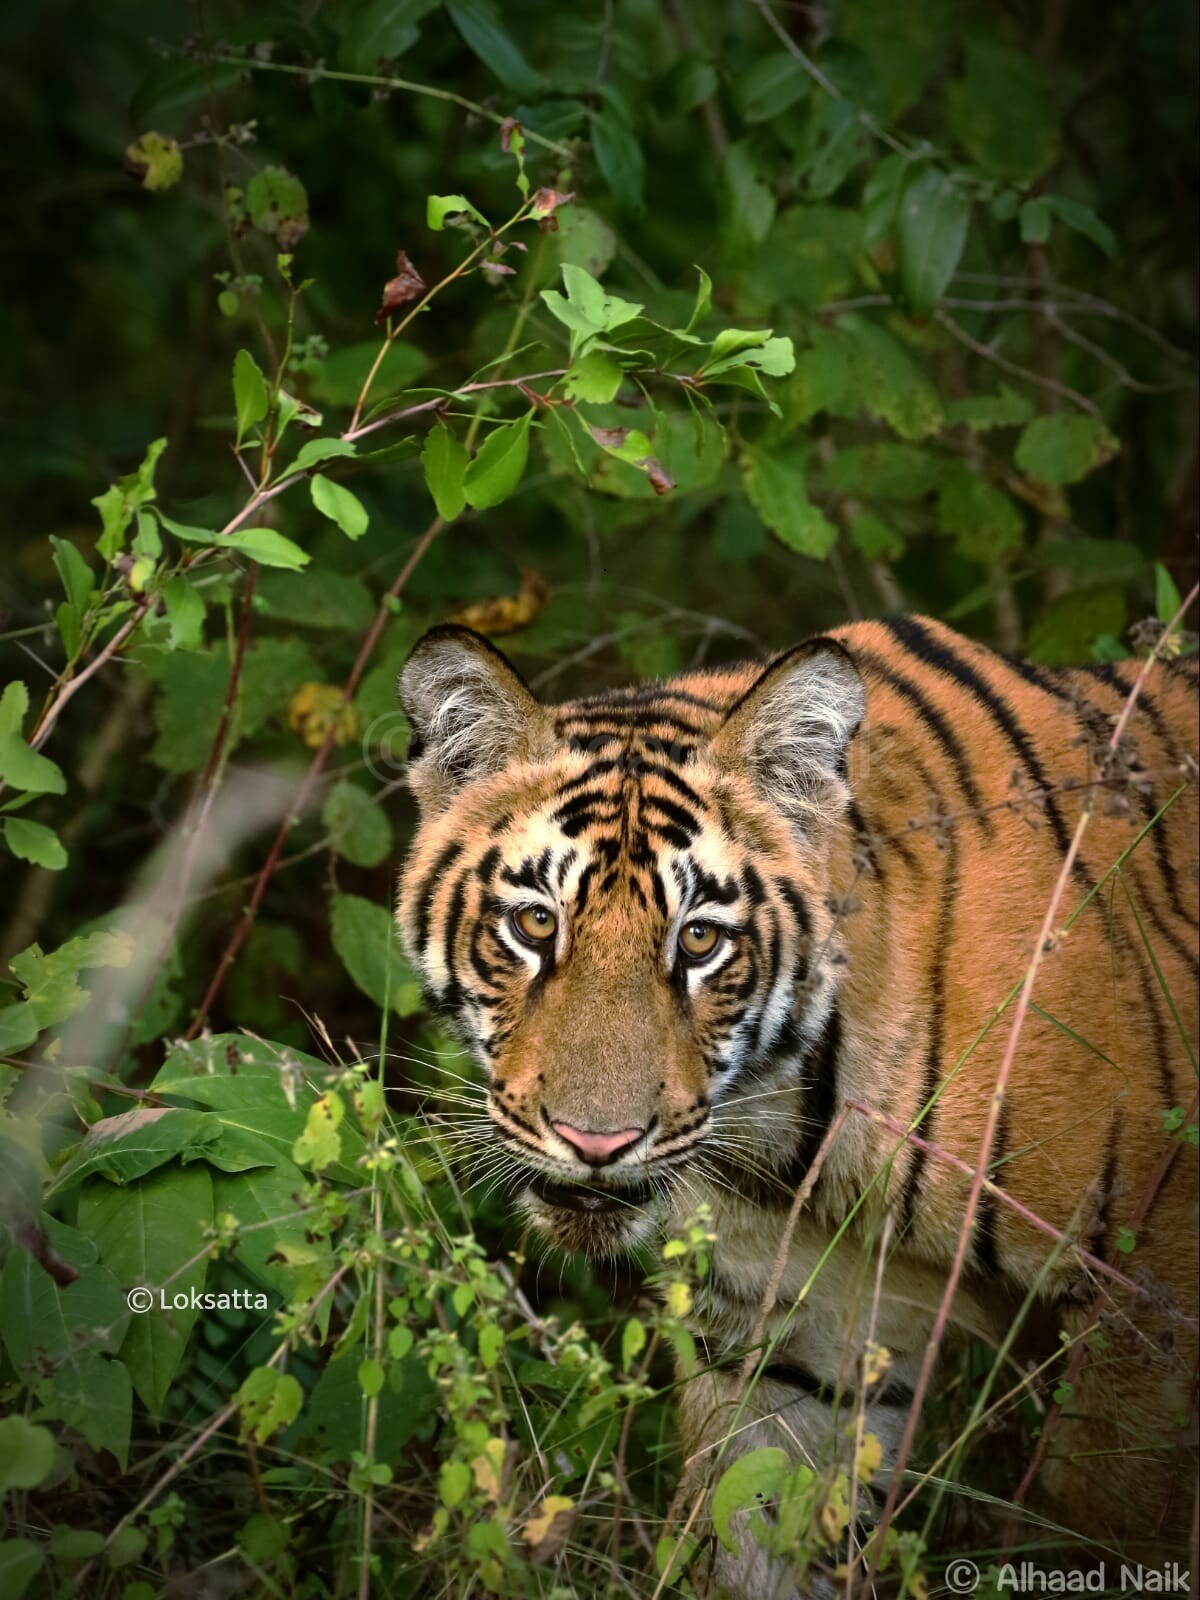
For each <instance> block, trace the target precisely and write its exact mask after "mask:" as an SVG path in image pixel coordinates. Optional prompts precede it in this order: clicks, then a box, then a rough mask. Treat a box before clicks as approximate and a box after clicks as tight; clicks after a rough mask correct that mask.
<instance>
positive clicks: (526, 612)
mask: <svg viewBox="0 0 1200 1600" xmlns="http://www.w3.org/2000/svg"><path fill="white" fill-rule="evenodd" d="M549 598H550V589H549V587H548V585H547V583H546V580H545V578H543V577H542V575H541V573H540V572H535V571H533V570H532V569H530V570H529V571H526V572H523V573H522V574H521V586H520V588H519V589H518V590H517V592H516V594H515V595H510V594H502V595H497V596H496V597H495V598H494V599H491V600H477V601H476V602H475V604H474V605H470V606H464V607H463V609H462V610H461V611H456V612H455V613H454V616H453V618H452V621H454V622H459V623H461V624H462V626H463V627H464V628H474V630H475V632H476V633H514V632H515V631H516V630H517V629H518V628H527V627H528V626H529V624H530V623H531V622H532V621H533V619H534V618H535V617H536V616H537V614H538V612H539V611H540V610H541V609H542V607H543V606H544V605H545V604H546V601H547V600H549Z"/></svg>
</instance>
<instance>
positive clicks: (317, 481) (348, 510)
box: [312, 472, 370, 539]
mask: <svg viewBox="0 0 1200 1600" xmlns="http://www.w3.org/2000/svg"><path fill="white" fill-rule="evenodd" d="M312 503H313V505H314V506H316V508H317V510H318V511H319V512H321V513H322V515H323V516H326V517H328V518H329V520H330V522H336V523H337V525H338V527H339V528H340V529H341V530H342V532H343V533H344V534H345V535H346V537H347V538H348V539H359V538H361V537H362V535H363V534H364V533H366V531H367V525H368V522H369V520H370V519H369V518H368V516H367V508H366V507H365V506H364V505H363V503H362V501H361V500H360V499H359V498H358V496H357V495H355V494H351V492H350V490H349V489H344V488H343V487H342V485H341V484H340V483H334V481H333V479H332V478H326V477H324V476H323V475H322V474H321V473H319V472H318V473H317V474H316V476H315V477H314V478H313V479H312Z"/></svg>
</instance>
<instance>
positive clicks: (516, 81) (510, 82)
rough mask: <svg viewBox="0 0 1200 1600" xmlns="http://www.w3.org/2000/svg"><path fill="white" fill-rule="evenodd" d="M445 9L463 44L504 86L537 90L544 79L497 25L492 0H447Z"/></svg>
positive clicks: (497, 11) (526, 92)
mask: <svg viewBox="0 0 1200 1600" xmlns="http://www.w3.org/2000/svg"><path fill="white" fill-rule="evenodd" d="M446 10H447V12H448V13H449V16H450V20H451V22H453V24H454V26H455V27H456V28H457V29H458V31H459V33H460V34H462V36H463V39H464V40H465V41H466V43H467V45H468V46H469V47H470V48H471V49H472V50H473V51H474V52H475V54H476V55H477V56H478V57H479V59H480V61H482V62H483V64H484V66H485V67H487V68H488V69H489V71H491V72H494V73H495V75H496V77H497V78H499V80H500V82H501V83H502V84H504V86H505V88H508V89H512V90H514V91H515V92H516V93H517V94H523V95H537V94H539V93H540V92H541V90H542V88H543V86H544V83H545V80H544V79H543V77H542V75H541V73H540V72H536V71H535V70H534V69H533V68H532V67H531V66H530V65H529V63H528V61H526V59H525V57H524V56H523V55H522V54H521V51H520V49H519V48H518V46H517V45H516V44H515V43H514V42H513V40H512V39H511V38H510V37H509V35H508V34H507V33H506V32H505V31H504V29H503V28H502V27H501V26H500V8H499V7H498V6H497V5H496V4H495V3H494V0H450V3H449V4H448V5H447V6H446Z"/></svg>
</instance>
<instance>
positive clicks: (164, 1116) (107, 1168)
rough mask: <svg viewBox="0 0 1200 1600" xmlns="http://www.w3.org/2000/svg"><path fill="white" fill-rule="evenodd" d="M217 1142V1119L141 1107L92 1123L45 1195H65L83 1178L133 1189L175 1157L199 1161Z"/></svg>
mask: <svg viewBox="0 0 1200 1600" xmlns="http://www.w3.org/2000/svg"><path fill="white" fill-rule="evenodd" d="M220 1136H221V1123H220V1119H219V1118H217V1117H214V1116H210V1115H208V1113H206V1112H203V1111H184V1110H181V1109H180V1108H179V1107H177V1106H142V1107H139V1109H138V1110H136V1111H124V1112H122V1113H121V1115H120V1116H116V1117H105V1118H104V1119H103V1120H102V1121H100V1122H94V1123H93V1124H92V1126H91V1127H90V1128H89V1129H88V1131H87V1133H86V1134H85V1135H84V1137H83V1138H82V1139H81V1140H80V1142H79V1144H78V1145H77V1146H76V1148H75V1153H74V1154H73V1155H72V1156H71V1158H70V1160H69V1161H67V1163H66V1164H65V1165H64V1166H63V1167H61V1168H60V1169H59V1172H58V1174H57V1176H56V1177H55V1179H54V1183H53V1184H52V1186H51V1189H50V1193H51V1194H53V1195H60V1194H65V1193H66V1191H67V1190H68V1189H73V1188H74V1187H75V1185H76V1184H77V1183H81V1182H82V1181H83V1179H84V1178H91V1177H96V1178H104V1179H107V1181H108V1182H109V1183H112V1184H126V1183H133V1182H135V1181H136V1180H137V1179H138V1178H143V1177H145V1176H146V1174H147V1173H150V1172H153V1171H154V1170H155V1169H156V1168H157V1167H161V1166H165V1165H166V1163H167V1162H168V1161H173V1160H175V1159H176V1157H179V1158H180V1159H182V1160H183V1161H197V1160H203V1159H205V1157H206V1156H207V1154H208V1152H209V1149H210V1147H211V1146H212V1145H213V1144H214V1143H215V1142H216V1141H217V1140H218V1139H219V1138H220Z"/></svg>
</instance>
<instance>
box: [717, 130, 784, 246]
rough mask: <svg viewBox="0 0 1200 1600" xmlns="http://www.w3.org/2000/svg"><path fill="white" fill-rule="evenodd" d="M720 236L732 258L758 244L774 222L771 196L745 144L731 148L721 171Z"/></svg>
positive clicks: (737, 144)
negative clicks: (721, 209) (723, 222)
mask: <svg viewBox="0 0 1200 1600" xmlns="http://www.w3.org/2000/svg"><path fill="white" fill-rule="evenodd" d="M721 185H722V198H723V210H724V214H725V224H724V227H723V228H722V236H723V238H724V241H725V242H726V244H727V245H728V248H729V249H730V251H731V252H732V254H733V255H734V256H735V257H741V256H746V255H749V254H750V253H751V251H752V250H754V248H755V247H756V246H758V245H760V244H762V242H763V240H764V239H765V238H766V237H767V235H768V233H770V231H771V224H772V222H774V220H775V194H774V191H773V190H772V189H771V188H770V186H769V185H768V184H766V183H765V182H764V181H763V179H762V178H761V176H760V174H759V169H758V164H757V162H756V160H755V155H754V148H753V146H752V145H751V144H750V142H749V140H746V139H740V140H738V141H737V143H735V144H731V145H730V147H729V150H728V152H727V153H726V156H725V160H724V163H723V164H722V167H721Z"/></svg>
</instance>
